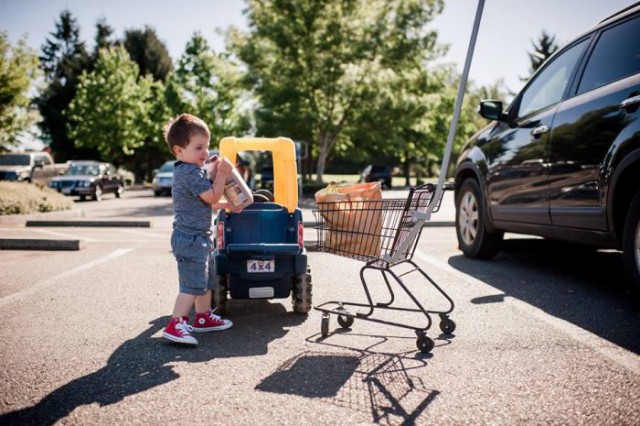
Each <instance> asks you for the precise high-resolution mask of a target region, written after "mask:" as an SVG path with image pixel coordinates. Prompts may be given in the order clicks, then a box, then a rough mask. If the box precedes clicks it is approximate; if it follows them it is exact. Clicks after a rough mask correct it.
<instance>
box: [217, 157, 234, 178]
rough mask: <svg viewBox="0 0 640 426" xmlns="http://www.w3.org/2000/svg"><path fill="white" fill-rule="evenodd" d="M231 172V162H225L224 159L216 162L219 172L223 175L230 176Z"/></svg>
mask: <svg viewBox="0 0 640 426" xmlns="http://www.w3.org/2000/svg"><path fill="white" fill-rule="evenodd" d="M231 170H233V164H231V161H229V160H227V159H226V158H223V159H221V160H220V161H219V162H218V171H219V172H222V173H224V174H225V175H230V174H231Z"/></svg>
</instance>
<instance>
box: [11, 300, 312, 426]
mask: <svg viewBox="0 0 640 426" xmlns="http://www.w3.org/2000/svg"><path fill="white" fill-rule="evenodd" d="M241 302H244V301H238V303H236V304H234V305H232V307H233V308H234V310H233V314H235V313H239V314H240V313H241V315H242V316H243V320H242V326H235V327H234V328H232V329H230V330H227V331H225V332H222V333H207V334H202V335H198V340H199V342H200V344H199V345H198V346H197V347H189V346H187V347H185V346H181V345H177V344H172V343H170V342H168V341H167V340H165V339H163V338H162V337H153V336H154V335H155V334H156V333H158V332H159V331H160V330H162V329H163V328H164V326H165V325H166V324H167V321H168V320H169V317H168V316H165V317H161V318H158V319H155V320H153V321H152V322H151V323H150V327H149V328H147V329H146V330H145V331H144V332H142V333H141V334H139V335H138V336H136V337H134V338H133V339H130V340H127V341H126V342H124V343H123V344H122V345H120V346H119V347H118V348H117V349H116V350H115V351H114V352H113V354H112V355H111V356H110V357H109V359H108V360H107V364H106V365H105V366H104V367H103V368H101V369H100V370H98V371H96V372H94V373H91V374H88V375H86V376H83V377H80V378H78V379H75V380H73V381H71V382H69V383H67V384H65V385H64V386H61V387H59V388H58V389H56V390H54V391H53V392H51V393H50V394H48V395H46V396H45V397H44V398H42V400H40V402H38V403H37V404H35V405H33V406H31V407H26V408H23V409H21V410H17V411H13V412H10V413H6V414H3V415H1V416H0V424H1V425H31V424H34V425H53V424H54V423H56V422H58V421H59V420H61V419H64V418H65V417H67V416H68V415H69V414H70V413H71V412H72V411H73V410H75V409H76V408H77V407H80V406H82V405H89V404H93V403H97V404H99V405H100V406H105V405H109V404H114V403H116V402H118V401H121V400H122V399H124V398H126V397H128V396H131V395H134V394H137V393H139V392H144V391H146V390H148V389H151V388H154V387H156V386H160V385H163V384H165V383H168V382H170V381H172V380H175V379H177V378H178V377H179V375H178V374H177V373H176V372H175V371H174V370H173V367H172V366H171V365H169V364H170V363H174V362H206V361H209V360H211V359H215V358H223V357H236V356H242V357H244V356H250V355H255V354H256V353H257V354H264V353H267V346H268V344H269V342H271V341H272V340H274V339H277V338H280V337H282V336H284V335H285V334H286V333H287V330H285V329H284V327H289V326H294V325H297V324H300V323H302V322H303V321H304V320H305V319H306V316H303V315H295V314H293V313H291V312H287V311H286V309H285V308H284V306H282V305H281V304H277V303H269V302H267V301H247V303H241ZM259 302H264V303H259ZM258 305H259V306H258ZM214 339H215V341H216V344H215V345H213V344H210V342H208V341H210V340H214ZM249 339H250V341H251V342H252V344H251V345H247V344H246V342H247V341H249Z"/></svg>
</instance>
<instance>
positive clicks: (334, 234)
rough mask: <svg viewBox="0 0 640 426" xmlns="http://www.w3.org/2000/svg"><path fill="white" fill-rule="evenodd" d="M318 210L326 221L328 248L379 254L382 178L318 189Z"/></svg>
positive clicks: (370, 255) (338, 251) (348, 253)
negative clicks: (379, 180) (380, 179)
mask: <svg viewBox="0 0 640 426" xmlns="http://www.w3.org/2000/svg"><path fill="white" fill-rule="evenodd" d="M315 198H316V202H317V203H318V211H319V212H320V214H321V215H322V216H323V217H324V219H325V221H326V223H327V229H328V231H327V237H326V248H327V249H328V251H329V252H334V253H336V254H340V255H345V256H364V257H367V258H378V257H379V256H380V238H381V232H382V203H381V202H380V200H382V191H381V188H380V183H379V182H370V183H361V184H355V185H342V186H338V185H335V184H333V183H331V184H329V186H327V187H326V188H324V189H321V190H320V191H318V192H316V194H315Z"/></svg>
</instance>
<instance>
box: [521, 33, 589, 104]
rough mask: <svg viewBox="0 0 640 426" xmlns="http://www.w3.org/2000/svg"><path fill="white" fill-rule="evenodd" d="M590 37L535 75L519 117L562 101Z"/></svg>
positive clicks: (523, 98) (523, 97)
mask: <svg viewBox="0 0 640 426" xmlns="http://www.w3.org/2000/svg"><path fill="white" fill-rule="evenodd" d="M587 41H588V39H585V40H582V41H581V42H579V43H577V44H575V45H573V46H572V47H570V48H569V49H567V50H565V51H564V52H562V53H561V54H560V55H558V56H557V57H556V58H555V59H553V61H552V62H551V63H550V64H548V65H546V66H545V68H544V69H543V70H542V71H541V72H540V74H538V75H537V76H536V77H535V80H533V82H532V83H531V84H530V85H529V86H528V87H527V88H526V89H525V91H524V92H523V93H522V98H521V100H520V108H518V117H522V116H525V115H527V114H529V113H532V112H535V111H538V110H541V109H542V108H545V107H548V106H549V105H553V104H555V103H557V102H560V101H561V100H562V98H563V96H564V93H565V91H566V89H567V86H568V85H569V80H570V79H571V75H572V74H573V71H574V69H575V68H576V65H577V62H578V61H579V60H580V58H581V57H582V54H583V53H584V50H585V49H586V47H587Z"/></svg>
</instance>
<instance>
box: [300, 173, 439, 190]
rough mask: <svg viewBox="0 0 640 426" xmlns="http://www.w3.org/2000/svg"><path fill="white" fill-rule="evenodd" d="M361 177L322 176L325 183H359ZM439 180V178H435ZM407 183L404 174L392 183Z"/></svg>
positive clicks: (413, 179)
mask: <svg viewBox="0 0 640 426" xmlns="http://www.w3.org/2000/svg"><path fill="white" fill-rule="evenodd" d="M312 178H313V179H314V180H315V175H312ZM359 179H360V175H327V174H325V175H323V176H322V180H323V181H324V182H325V183H327V184H328V183H329V182H337V183H358V180H359ZM423 180H424V181H425V182H431V181H433V179H431V178H426V179H425V178H423ZM435 180H436V181H437V178H436V179H435ZM406 183H407V180H406V179H405V177H404V176H394V177H393V178H392V180H391V185H392V186H393V187H394V188H403V187H405V186H406V185H405V184H406ZM409 183H410V184H411V185H416V178H415V177H414V176H411V178H410V179H409ZM325 186H326V185H325Z"/></svg>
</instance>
